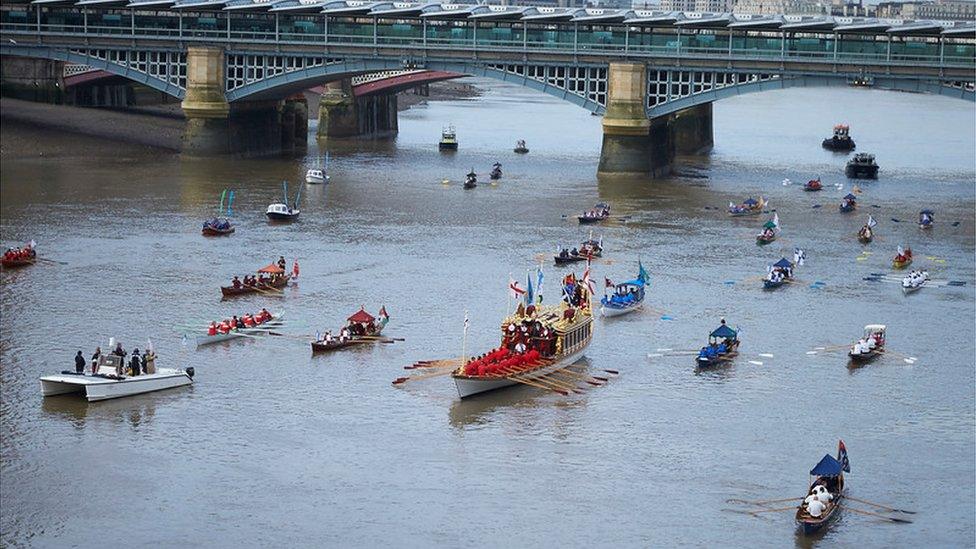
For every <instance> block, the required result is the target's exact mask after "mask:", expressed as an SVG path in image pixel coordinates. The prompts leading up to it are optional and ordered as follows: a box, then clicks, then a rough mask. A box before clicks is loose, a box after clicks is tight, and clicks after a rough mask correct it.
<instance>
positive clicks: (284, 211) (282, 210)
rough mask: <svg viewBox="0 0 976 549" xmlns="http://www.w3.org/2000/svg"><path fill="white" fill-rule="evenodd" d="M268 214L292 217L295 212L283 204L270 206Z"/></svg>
mask: <svg viewBox="0 0 976 549" xmlns="http://www.w3.org/2000/svg"><path fill="white" fill-rule="evenodd" d="M268 213H269V214H278V215H294V214H295V210H293V209H291V208H289V207H288V206H286V205H284V204H271V205H270V206H268Z"/></svg>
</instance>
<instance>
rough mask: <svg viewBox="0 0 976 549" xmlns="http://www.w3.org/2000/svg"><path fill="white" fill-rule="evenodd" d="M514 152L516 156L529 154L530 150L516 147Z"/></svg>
mask: <svg viewBox="0 0 976 549" xmlns="http://www.w3.org/2000/svg"><path fill="white" fill-rule="evenodd" d="M514 150H515V154H527V153H528V152H529V149H526V148H518V147H516V148H515V149H514Z"/></svg>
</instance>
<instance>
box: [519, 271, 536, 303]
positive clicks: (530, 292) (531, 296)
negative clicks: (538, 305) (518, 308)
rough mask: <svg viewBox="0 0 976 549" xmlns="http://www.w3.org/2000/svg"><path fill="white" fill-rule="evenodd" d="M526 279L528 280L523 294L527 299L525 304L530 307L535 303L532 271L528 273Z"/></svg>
mask: <svg viewBox="0 0 976 549" xmlns="http://www.w3.org/2000/svg"><path fill="white" fill-rule="evenodd" d="M525 279H526V280H527V281H528V285H527V286H526V290H525V295H524V296H522V297H523V298H524V299H525V306H526V307H528V306H529V305H532V304H533V303H535V291H533V290H532V273H529V274H528V275H526V277H525Z"/></svg>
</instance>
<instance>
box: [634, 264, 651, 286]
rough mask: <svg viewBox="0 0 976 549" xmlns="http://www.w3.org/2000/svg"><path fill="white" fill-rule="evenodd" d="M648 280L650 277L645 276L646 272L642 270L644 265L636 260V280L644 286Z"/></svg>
mask: <svg viewBox="0 0 976 549" xmlns="http://www.w3.org/2000/svg"><path fill="white" fill-rule="evenodd" d="M650 279H651V275H649V274H647V271H646V270H644V265H643V264H642V263H641V262H640V260H639V259H638V260H637V280H640V281H641V282H643V283H644V284H647V282H648V281H649V280H650Z"/></svg>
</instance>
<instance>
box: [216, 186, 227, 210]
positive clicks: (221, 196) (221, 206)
mask: <svg viewBox="0 0 976 549" xmlns="http://www.w3.org/2000/svg"><path fill="white" fill-rule="evenodd" d="M225 196H227V189H224V192H222V193H220V205H219V206H217V215H220V214H222V213H223V212H224V197H225Z"/></svg>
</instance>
